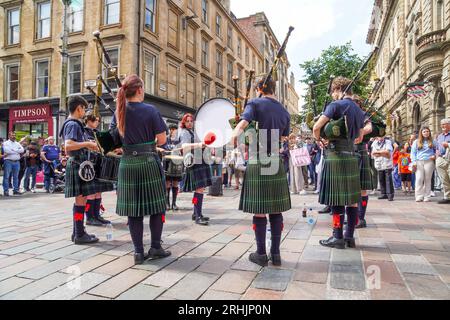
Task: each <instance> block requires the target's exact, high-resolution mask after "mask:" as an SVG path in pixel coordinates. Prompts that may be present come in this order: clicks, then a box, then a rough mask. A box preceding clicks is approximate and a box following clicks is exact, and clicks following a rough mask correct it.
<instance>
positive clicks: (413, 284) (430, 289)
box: [403, 273, 450, 300]
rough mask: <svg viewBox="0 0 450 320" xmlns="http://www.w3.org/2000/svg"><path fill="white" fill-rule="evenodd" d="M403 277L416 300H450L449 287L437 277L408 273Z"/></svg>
mask: <svg viewBox="0 0 450 320" xmlns="http://www.w3.org/2000/svg"><path fill="white" fill-rule="evenodd" d="M403 276H404V277H405V281H406V284H407V285H408V287H409V288H410V290H411V292H412V294H413V297H414V298H415V299H432V300H449V299H450V288H449V286H448V285H446V284H445V283H443V282H442V281H441V280H440V279H439V278H438V277H437V276H434V275H425V274H410V273H406V274H404V275H403Z"/></svg>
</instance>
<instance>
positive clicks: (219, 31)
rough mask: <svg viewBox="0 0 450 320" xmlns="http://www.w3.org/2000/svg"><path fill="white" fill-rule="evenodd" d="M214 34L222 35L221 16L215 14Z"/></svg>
mask: <svg viewBox="0 0 450 320" xmlns="http://www.w3.org/2000/svg"><path fill="white" fill-rule="evenodd" d="M216 35H217V36H218V37H222V17H221V16H220V15H216Z"/></svg>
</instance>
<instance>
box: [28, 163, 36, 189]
mask: <svg viewBox="0 0 450 320" xmlns="http://www.w3.org/2000/svg"><path fill="white" fill-rule="evenodd" d="M37 171H38V166H32V167H28V168H27V170H26V171H25V190H29V188H30V175H31V189H34V188H35V187H36V175H37Z"/></svg>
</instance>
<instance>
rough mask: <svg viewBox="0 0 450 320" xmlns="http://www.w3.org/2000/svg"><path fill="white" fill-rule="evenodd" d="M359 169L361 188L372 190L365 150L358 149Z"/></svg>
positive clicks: (368, 162) (370, 174)
mask: <svg viewBox="0 0 450 320" xmlns="http://www.w3.org/2000/svg"><path fill="white" fill-rule="evenodd" d="M359 154H360V158H359V171H360V175H361V176H360V182H361V190H373V189H374V185H373V180H372V170H371V168H370V159H369V154H368V153H367V151H365V150H364V151H359Z"/></svg>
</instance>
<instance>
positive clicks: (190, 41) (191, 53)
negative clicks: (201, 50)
mask: <svg viewBox="0 0 450 320" xmlns="http://www.w3.org/2000/svg"><path fill="white" fill-rule="evenodd" d="M196 47H197V43H196V36H195V29H194V28H193V27H191V26H188V27H187V41H186V55H187V57H188V58H189V59H191V60H192V61H194V62H195V61H196V60H197V59H196V56H197V50H196Z"/></svg>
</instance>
